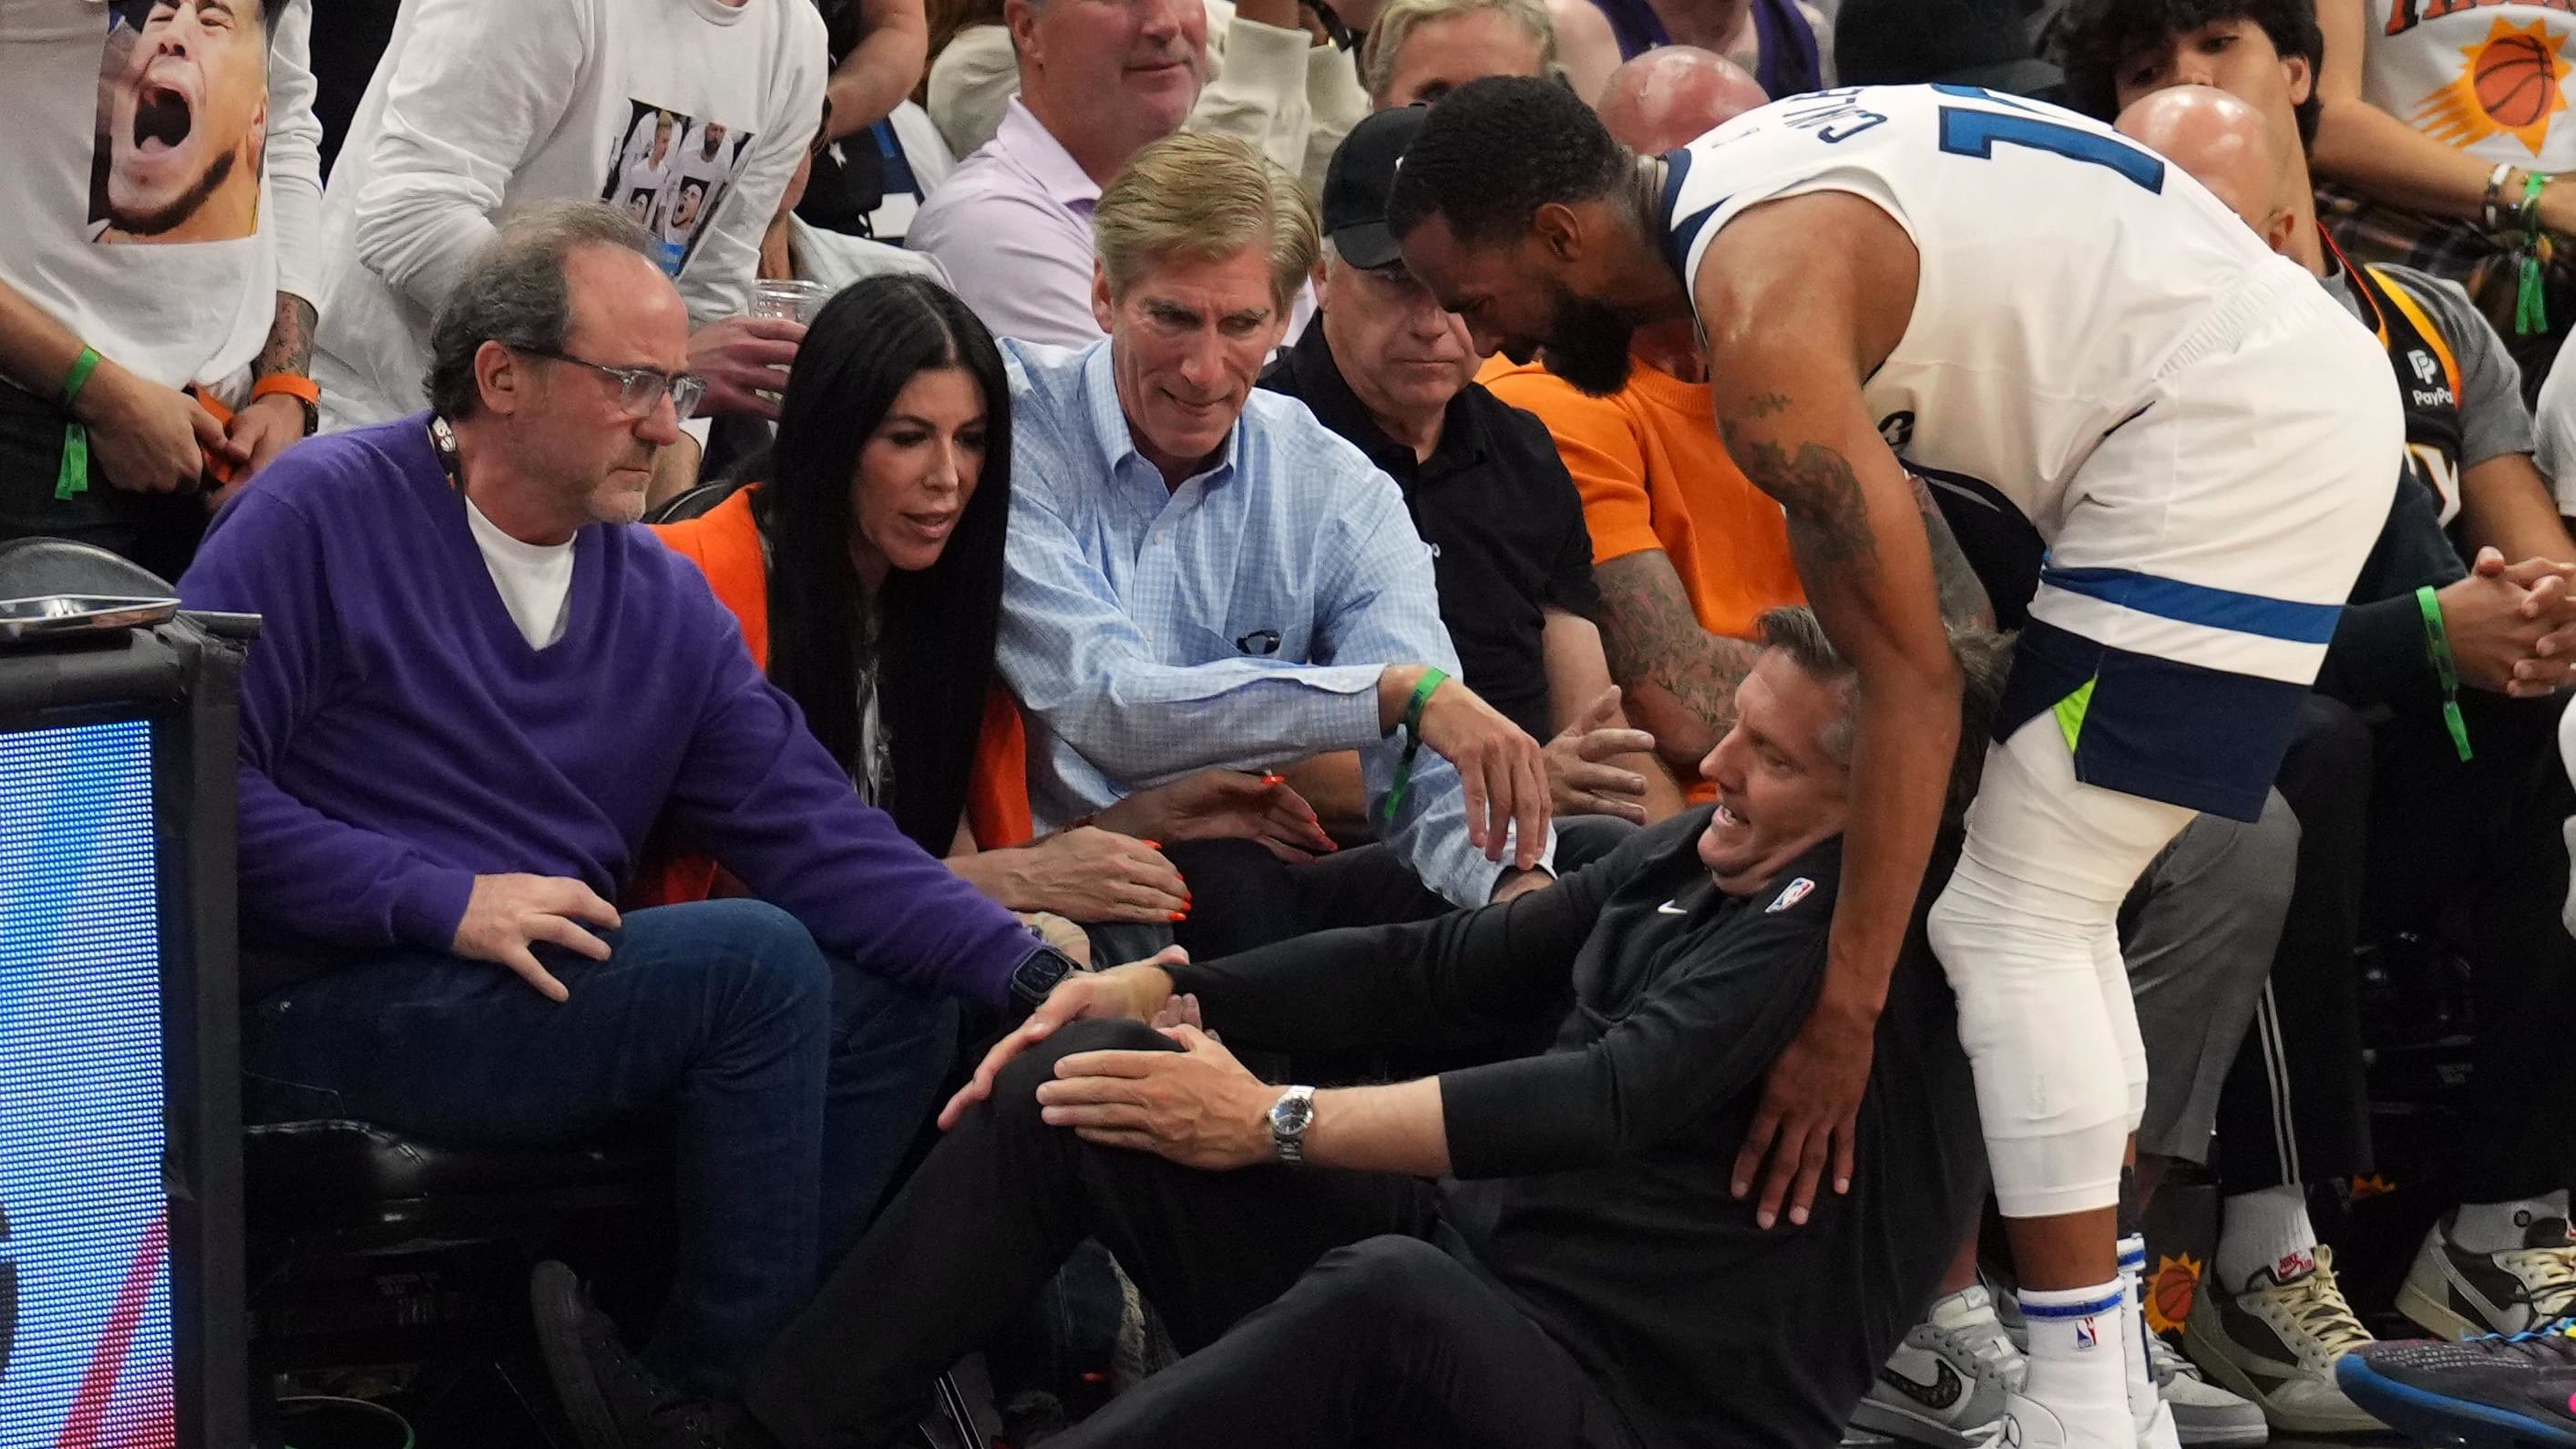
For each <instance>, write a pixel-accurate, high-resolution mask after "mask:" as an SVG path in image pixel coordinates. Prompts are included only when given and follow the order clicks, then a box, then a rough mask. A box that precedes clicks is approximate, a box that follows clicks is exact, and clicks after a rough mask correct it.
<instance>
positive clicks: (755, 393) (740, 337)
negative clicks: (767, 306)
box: [689, 317, 805, 422]
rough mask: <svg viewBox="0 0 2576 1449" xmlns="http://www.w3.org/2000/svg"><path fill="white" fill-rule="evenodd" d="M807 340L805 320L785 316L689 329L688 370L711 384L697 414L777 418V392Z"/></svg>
mask: <svg viewBox="0 0 2576 1449" xmlns="http://www.w3.org/2000/svg"><path fill="white" fill-rule="evenodd" d="M804 340H805V324H804V323H802V322H795V321H790V320H789V319H787V318H785V317H727V318H725V319H724V320H723V321H721V322H710V323H708V324H707V325H706V326H704V327H701V328H699V329H698V330H697V331H695V332H692V333H690V334H689V371H691V372H693V373H695V374H697V375H698V376H699V377H702V378H705V379H706V383H707V392H706V396H705V397H703V398H701V399H699V401H698V412H699V414H700V415H702V416H713V415H716V414H737V415H740V416H744V417H754V418H764V419H767V420H768V421H770V422H776V421H778V399H777V394H779V393H781V392H784V391H786V390H787V369H788V367H789V366H791V365H792V364H793V363H794V362H795V361H796V345H797V344H798V343H800V342H802V341H804ZM763 393H767V394H769V396H767V397H763V396H762V394H763Z"/></svg>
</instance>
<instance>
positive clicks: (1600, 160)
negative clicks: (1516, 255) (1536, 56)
mask: <svg viewBox="0 0 2576 1449" xmlns="http://www.w3.org/2000/svg"><path fill="white" fill-rule="evenodd" d="M1498 156H1507V157H1509V158H1511V164H1509V165H1496V164H1495V160H1494V158H1496V157H1498ZM1631 163H1632V158H1631V156H1630V154H1629V151H1628V148H1627V147H1625V146H1622V145H1620V144H1619V143H1618V142H1617V141H1615V140H1613V139H1611V136H1610V132H1609V131H1608V130H1607V129H1605V128H1604V127H1603V126H1602V124H1601V120H1600V118H1599V117H1598V116H1595V115H1594V114H1593V113H1592V108H1591V107H1590V106H1587V105H1585V104H1584V103H1583V101H1582V99H1581V98H1580V97H1578V96H1576V95H1575V94H1574V92H1572V91H1570V90H1567V89H1566V88H1565V87H1564V86H1561V85H1558V84H1557V83H1556V82H1555V81H1552V80H1545V79H1540V78H1535V77H1528V76H1487V77H1485V78H1483V79H1481V80H1473V81H1469V82H1468V83H1467V84H1465V85H1463V86H1460V87H1459V88H1458V89H1456V90H1454V91H1451V92H1450V93H1449V94H1447V95H1445V96H1442V97H1441V98H1440V100H1439V102H1438V103H1437V104H1435V105H1434V106H1432V107H1431V113H1430V114H1429V115H1428V116H1425V117H1424V118H1423V121H1422V129H1421V131H1419V132H1418V133H1416V134H1415V136H1414V138H1413V142H1412V144H1411V145H1409V146H1407V147H1406V148H1405V151H1404V159H1403V161H1402V162H1401V163H1399V164H1398V166H1397V168H1396V173H1395V187H1394V190H1393V191H1392V192H1391V193H1390V194H1389V195H1388V197H1387V203H1386V224H1387V229H1388V230H1389V231H1391V232H1393V233H1394V234H1395V235H1397V236H1399V237H1401V236H1403V235H1405V234H1406V233H1408V232H1410V231H1412V230H1413V229H1414V228H1415V227H1417V226H1420V225H1421V224H1422V223H1424V222H1426V221H1429V220H1430V219H1431V218H1432V217H1434V216H1437V217H1440V218H1441V219H1442V220H1444V221H1446V222H1448V223H1449V230H1450V231H1451V233H1452V234H1454V235H1455V236H1456V237H1457V238H1458V240H1459V241H1461V242H1464V243H1467V244H1469V245H1474V244H1478V243H1482V242H1486V241H1491V240H1495V239H1498V238H1516V237H1520V236H1523V235H1526V234H1527V233H1528V231H1529V229H1530V217H1531V215H1532V214H1533V213H1534V212H1536V211H1537V210H1538V209H1539V208H1540V207H1542V206H1545V205H1547V204H1549V203H1551V202H1560V203H1564V202H1576V201H1588V200H1591V199H1592V198H1594V197H1599V196H1606V195H1609V194H1610V193H1612V192H1614V191H1616V190H1617V189H1618V188H1619V186H1620V185H1621V183H1623V182H1624V181H1626V180H1627V178H1628V176H1629V174H1630V170H1631Z"/></svg>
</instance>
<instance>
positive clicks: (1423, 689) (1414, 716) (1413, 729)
mask: <svg viewBox="0 0 2576 1449" xmlns="http://www.w3.org/2000/svg"><path fill="white" fill-rule="evenodd" d="M1448 682H1449V675H1448V673H1447V671H1445V670H1442V669H1440V668H1437V667H1436V666H1435V667H1431V668H1426V669H1424V670H1423V671H1422V682H1421V683H1420V684H1417V685H1415V686H1413V700H1412V702H1411V703H1409V704H1407V705H1406V706H1405V707H1404V723H1403V725H1402V726H1401V728H1402V729H1403V730H1404V756H1403V758H1401V759H1399V760H1397V761H1396V762H1395V788H1394V789H1392V790H1389V791H1387V792H1386V823H1387V824H1388V825H1393V824H1395V812H1396V811H1398V810H1401V809H1403V808H1404V792H1405V791H1407V790H1410V789H1412V788H1413V760H1414V757H1415V756H1416V755H1419V754H1421V753H1422V711H1423V709H1424V708H1425V707H1427V706H1428V705H1429V704H1430V703H1431V692H1432V691H1433V690H1436V689H1438V688H1439V687H1440V686H1442V685H1444V684H1446V683H1448Z"/></svg>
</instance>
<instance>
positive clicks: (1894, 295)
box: [1694, 193, 1960, 1222]
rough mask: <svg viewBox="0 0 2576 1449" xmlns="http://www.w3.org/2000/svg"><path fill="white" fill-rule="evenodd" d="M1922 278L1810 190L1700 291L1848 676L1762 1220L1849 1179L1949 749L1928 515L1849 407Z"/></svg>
mask: <svg viewBox="0 0 2576 1449" xmlns="http://www.w3.org/2000/svg"><path fill="white" fill-rule="evenodd" d="M1828 238H1830V239H1831V240H1830V241H1828V240H1826V239H1828ZM1915 266H1916V253H1915V250H1914V245H1913V243H1912V241H1911V240H1910V239H1909V238H1908V237H1907V236H1906V234H1905V232H1904V229H1903V228H1901V227H1899V226H1898V225H1897V224H1896V222H1895V220H1894V219H1893V218H1891V217H1890V216H1888V215H1887V213H1886V212H1884V211H1882V210H1880V209H1879V208H1878V207H1877V206H1875V205H1874V204H1872V203H1870V202H1868V201H1865V200H1862V199H1861V198H1859V197H1856V196H1850V195H1845V194H1841V193H1819V194H1814V195H1808V196H1801V197H1795V198H1792V199H1789V200H1786V201H1778V202H1772V203H1770V204H1768V205H1764V206H1760V207H1756V208H1754V209H1752V210H1751V211H1748V212H1746V213H1745V214H1744V215H1743V216H1742V217H1741V218H1740V219H1738V220H1737V221H1736V222H1734V223H1733V224H1732V225H1730V226H1728V227H1727V229H1726V230H1725V231H1724V232H1723V233H1721V234H1720V235H1719V236H1718V238H1717V239H1716V240H1715V241H1714V242H1712V243H1711V244H1710V246H1709V249H1708V252H1707V255H1706V257H1705V259H1704V260H1703V261H1702V263H1701V266H1700V269H1699V274H1698V279H1697V281H1696V283H1695V286H1694V293H1695V296H1694V300H1695V301H1696V302H1697V304H1698V307H1699V315H1700V318H1701V320H1702V322H1703V324H1704V325H1705V327H1706V329H1707V332H1708V337H1709V372H1710V375H1711V377H1712V378H1714V379H1716V383H1715V387H1714V391H1715V401H1716V406H1717V416H1718V426H1719V429H1720V431H1721V432H1722V433H1723V434H1724V436H1725V438H1726V446H1727V451H1728V452H1729V453H1730V454H1732V455H1733V456H1734V458H1735V461H1736V463H1737V464H1738V465H1739V466H1740V467H1742V468H1743V470H1744V475H1745V476H1746V477H1747V478H1750V479H1751V480H1753V483H1754V484H1755V486H1757V487H1759V488H1761V489H1762V491H1763V492H1765V493H1768V494H1770V495H1771V496H1772V497H1774V498H1776V499H1778V500H1779V501H1780V506H1781V508H1782V509H1783V510H1784V511H1785V512H1786V513H1787V514H1788V519H1789V543H1790V548H1791V550H1792V551H1793V553H1794V554H1795V556H1796V558H1797V563H1798V577H1799V579H1800V581H1801V582H1802V583H1803V584H1804V585H1805V586H1806V590H1807V597H1808V600H1809V602H1810V603H1811V604H1812V605H1813V607H1814V608H1815V611H1816V616H1817V618H1818V619H1819V620H1821V621H1822V622H1823V624H1824V626H1825V632H1826V633H1827V634H1828V635H1829V636H1830V637H1831V638H1832V640H1833V642H1834V647H1835V648H1836V649H1838V650H1839V651H1841V653H1842V655H1843V657H1844V658H1846V659H1848V660H1850V661H1851V663H1852V666H1853V668H1854V669H1855V670H1856V671H1857V672H1858V674H1859V676H1860V682H1859V686H1858V691H1857V698H1856V700H1855V704H1854V711H1853V713H1854V721H1855V724H1854V730H1853V738H1852V773H1851V793H1852V798H1853V800H1854V802H1855V808H1854V809H1853V811H1852V821H1851V829H1850V833H1849V836H1848V839H1847V842H1846V846H1845V852H1844V857H1843V884H1842V894H1841V899H1840V901H1839V902H1838V904H1837V906H1836V909H1835V912H1834V924H1833V936H1832V942H1831V945H1830V947H1829V948H1828V955H1827V965H1826V970H1825V982H1824V988H1823V991H1822V992H1821V994H1820V995H1819V996H1818V998H1817V1002H1816V1008H1815V1011H1814V1012H1813V1014H1811V1015H1810V1016H1809V1017H1808V1019H1807V1022H1806V1024H1805V1026H1803V1027H1802V1028H1800V1030H1799V1032H1798V1034H1797V1036H1796V1037H1795V1038H1793V1039H1792V1040H1791V1042H1790V1043H1789V1046H1788V1049H1787V1050H1785V1051H1783V1052H1782V1053H1781V1054H1780V1057H1779V1060H1778V1061H1777V1062H1776V1063H1775V1064H1774V1065H1773V1066H1772V1068H1771V1072H1770V1075H1769V1078H1768V1079H1767V1081H1766V1082H1765V1084H1764V1089H1763V1096H1762V1104H1761V1106H1760V1108H1759V1109H1758V1110H1757V1112H1756V1114H1755V1116H1754V1120H1753V1125H1752V1128H1751V1130H1750V1131H1748V1132H1747V1133H1746V1134H1745V1143H1744V1150H1743V1152H1742V1154H1741V1155H1740V1156H1739V1157H1738V1158H1737V1161H1736V1171H1735V1191H1736V1194H1737V1195H1738V1196H1739V1197H1740V1196H1743V1195H1745V1194H1747V1193H1749V1192H1750V1191H1752V1189H1753V1186H1754V1178H1755V1173H1756V1172H1757V1171H1758V1170H1759V1169H1760V1168H1761V1166H1762V1163H1763V1160H1764V1159H1765V1158H1766V1157H1767V1158H1769V1159H1770V1169H1769V1172H1768V1174H1767V1176H1766V1177H1765V1178H1764V1179H1763V1181H1762V1185H1761V1190H1762V1201H1761V1213H1760V1216H1761V1220H1763V1221H1765V1222H1767V1221H1769V1220H1770V1219H1771V1217H1772V1215H1773V1214H1775V1213H1776V1212H1777V1211H1778V1210H1779V1209H1780V1207H1781V1204H1782V1202H1783V1200H1784V1197H1785V1200H1786V1201H1787V1203H1788V1207H1789V1214H1790V1217H1791V1220H1792V1221H1803V1220H1804V1219H1805V1216H1806V1209H1807V1207H1808V1206H1809V1205H1810V1204H1811V1203H1812V1202H1813V1200H1814V1196H1815V1188H1816V1184H1817V1182H1818V1180H1819V1179H1820V1178H1821V1177H1822V1176H1823V1175H1824V1172H1825V1169H1826V1167H1827V1166H1828V1164H1829V1163H1830V1165H1831V1167H1832V1170H1833V1180H1834V1187H1835V1190H1836V1191H1837V1192H1840V1191H1845V1190H1847V1189H1848V1187H1849V1185H1850V1179H1851V1173H1852V1162H1853V1143H1852V1133H1853V1130H1854V1122H1855V1119H1856V1116H1857V1113H1858V1111H1859V1106H1860V1097H1861V1091H1862V1088H1863V1087H1864V1086H1865V1085H1866V1084H1867V1081H1868V1076H1869V1061H1870V1055H1871V1048H1872V1035H1873V1032H1874V1031H1875V1028H1876V1024H1877V1020H1878V1013H1879V1008H1880V1007H1881V1006H1882V1005H1883V1004H1884V1003H1885V1001H1886V997H1887V978H1888V973H1889V971H1890V970H1891V969H1893V967H1894V966H1895V962H1896V953H1897V950H1898V948H1899V947H1900V946H1902V945H1903V943H1904V938H1905V930H1906V925H1907V922H1908V920H1909V919H1910V918H1911V915H1912V913H1913V908H1914V900H1915V897H1916V895H1917V894H1918V893H1919V892H1920V891H1921V889H1922V884H1923V870H1924V866H1925V863H1926V862H1927V861H1928V860H1929V859H1930V857H1931V852H1932V838H1933V834H1934V832H1935V831H1936V830H1937V829H1938V828H1939V825H1940V819H1941V804H1942V796H1943V791H1944V788H1945V787H1944V781H1945V780H1946V778H1947V776H1948V773H1949V766H1950V758H1951V755H1952V752H1953V751H1954V749H1955V747H1956V745H1957V742H1958V719H1959V689H1960V682H1959V674H1958V669H1957V666H1956V665H1955V664H1954V663H1953V662H1952V659H1951V656H1950V649H1949V643H1948V638H1947V634H1946V632H1945V630H1944V629H1943V627H1942V622H1941V606H1940V599H1939V595H1938V591H1937V589H1936V587H1935V583H1934V570H1933V556H1932V549H1931V545H1930V542H1929V539H1928V537H1927V534H1926V530H1925V525H1924V515H1923V513H1922V512H1921V511H1920V509H1919V507H1918V504H1917V499H1916V494H1915V490H1914V484H1913V483H1912V481H1911V480H1910V479H1908V477H1907V476H1906V473H1905V470H1904V467H1903V466H1902V465H1901V464H1900V463H1898V461H1897V459H1896V456H1895V454H1894V453H1892V452H1890V451H1889V450H1888V447H1887V444H1886V443H1885V442H1884V441H1882V440H1881V439H1880V437H1879V435H1878V430H1877V428H1876V427H1875V426H1874V425H1873V424H1872V421H1871V418H1870V414H1869V410H1868V408H1867V407H1866V406H1865V405H1864V404H1863V401H1862V399H1861V379H1862V378H1864V377H1866V376H1867V375H1868V373H1869V371H1870V370H1871V369H1872V368H1874V367H1875V366H1876V365H1877V364H1878V363H1879V362H1881V361H1882V360H1884V359H1885V357H1886V356H1887V354H1888V353H1889V352H1890V351H1892V350H1894V347H1895V344H1896V342H1897V339H1898V338H1900V337H1901V336H1902V335H1903V334H1904V329H1905V327H1906V324H1907V323H1908V321H1909V320H1910V319H1911V315H1912V312H1913V304H1914V290H1915Z"/></svg>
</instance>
